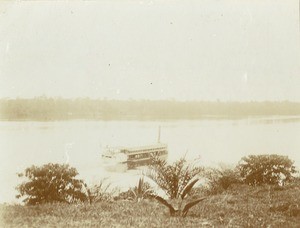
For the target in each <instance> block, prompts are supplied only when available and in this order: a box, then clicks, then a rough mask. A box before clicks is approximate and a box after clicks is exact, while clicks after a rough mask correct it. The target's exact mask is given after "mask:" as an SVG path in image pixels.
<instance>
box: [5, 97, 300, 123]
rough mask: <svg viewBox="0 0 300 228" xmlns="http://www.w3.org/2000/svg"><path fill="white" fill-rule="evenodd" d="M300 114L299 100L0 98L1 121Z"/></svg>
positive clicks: (153, 118)
mask: <svg viewBox="0 0 300 228" xmlns="http://www.w3.org/2000/svg"><path fill="white" fill-rule="evenodd" d="M297 115H300V103H299V102H289V101H281V102H273V101H272V102H271V101H264V102H220V101H186V102H183V101H174V100H108V99H91V98H76V99H65V98H49V97H45V96H42V97H36V98H32V99H24V98H15V99H7V98H2V99H0V119H1V120H37V121H52V120H72V119H91V120H98V119H99V120H168V119H171V120H172V119H173V120H176V119H202V118H245V117H260V116H297Z"/></svg>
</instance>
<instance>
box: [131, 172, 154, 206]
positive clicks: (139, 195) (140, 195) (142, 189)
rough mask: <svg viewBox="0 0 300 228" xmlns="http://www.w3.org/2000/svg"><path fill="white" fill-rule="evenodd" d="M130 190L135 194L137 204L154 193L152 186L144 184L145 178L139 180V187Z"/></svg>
mask: <svg viewBox="0 0 300 228" xmlns="http://www.w3.org/2000/svg"><path fill="white" fill-rule="evenodd" d="M130 190H131V192H132V193H133V195H134V199H135V200H137V202H140V201H141V200H143V199H144V198H146V197H147V196H149V195H150V194H151V193H152V189H151V187H150V185H149V184H148V183H146V182H144V178H142V177H141V178H140V179H139V182H138V185H137V186H136V187H134V188H133V189H130Z"/></svg>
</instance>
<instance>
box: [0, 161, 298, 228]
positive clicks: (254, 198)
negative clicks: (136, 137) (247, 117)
mask: <svg viewBox="0 0 300 228" xmlns="http://www.w3.org/2000/svg"><path fill="white" fill-rule="evenodd" d="M267 158H268V159H267ZM249 167H250V168H249ZM257 167H258V168H257ZM254 168H255V169H254ZM245 170H246V171H247V170H250V171H247V172H246V171H245ZM253 170H254V171H255V172H254V171H253ZM24 173H25V174H20V176H25V177H26V178H28V179H29V180H28V181H27V182H24V183H23V184H21V185H19V186H18V189H19V191H20V196H22V197H25V203H26V205H25V206H21V205H0V214H1V217H2V219H1V218H0V222H2V224H1V223H0V226H1V227H45V226H55V227H63V226H68V227H86V226H89V227H203V226H209V227H299V226H300V219H299V218H300V208H299V205H300V178H299V177H295V178H292V176H293V174H294V173H295V167H294V166H293V162H292V161H290V160H289V159H288V158H287V157H284V156H279V155H268V156H267V155H262V156H248V157H244V158H242V160H241V162H240V163H239V164H238V166H237V168H228V167H225V168H224V167H223V168H222V167H221V168H218V169H209V170H207V169H206V170H205V169H203V168H200V167H195V166H193V165H192V164H188V163H187V162H186V161H185V159H180V160H178V161H176V162H175V163H173V164H167V163H165V162H164V161H161V160H158V159H154V161H153V164H152V165H151V166H150V170H149V172H147V173H146V177H148V178H150V180H153V181H154V182H155V183H156V184H157V186H159V187H160V189H161V190H163V191H164V192H165V196H164V197H167V198H163V197H161V196H159V195H158V194H155V192H154V190H153V189H152V188H151V187H150V185H149V184H148V183H147V182H144V178H140V179H139V181H138V184H137V186H135V187H133V188H130V189H129V190H128V191H127V192H125V193H121V194H119V196H118V197H113V195H114V192H113V191H112V189H111V188H110V185H109V184H105V183H104V181H105V180H102V181H101V182H100V184H98V185H95V186H93V187H92V188H89V187H88V186H87V185H86V184H84V183H83V181H82V180H78V179H75V177H76V175H77V171H76V169H74V168H70V167H69V166H67V165H58V164H47V165H44V166H42V167H36V166H32V167H30V168H28V169H26V170H25V172H24ZM252 173H254V174H255V175H253V174H252ZM245 174H248V175H249V177H248V176H247V175H245ZM201 177H205V178H206V180H208V182H207V183H206V185H204V184H201V185H198V186H196V184H197V183H198V181H199V178H201ZM247 177H248V179H247ZM250 177H251V178H250ZM241 178H242V180H241ZM250 180H253V181H252V182H249V181H250ZM261 180H263V181H261ZM282 180H284V185H279V183H282ZM205 186H206V187H205ZM207 186H208V189H206V188H207ZM207 190H208V191H207ZM196 193H201V194H202V196H201V197H199V196H198V195H197V194H196ZM212 193H213V194H212ZM129 195H130V197H132V198H131V199H135V200H127V199H130V197H129ZM20 196H19V197H20ZM124 196H125V197H124ZM153 199H156V200H153ZM200 202H201V203H200ZM165 207H167V208H168V209H169V213H166V210H165ZM192 207H193V210H190V208H192ZM188 212H189V215H188V216H187V213H188ZM170 215H171V216H170ZM174 216H175V217H174Z"/></svg>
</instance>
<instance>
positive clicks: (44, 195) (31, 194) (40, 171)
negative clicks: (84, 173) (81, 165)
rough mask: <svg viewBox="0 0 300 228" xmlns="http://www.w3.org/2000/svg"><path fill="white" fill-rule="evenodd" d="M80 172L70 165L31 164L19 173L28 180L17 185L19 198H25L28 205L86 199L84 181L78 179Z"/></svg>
mask: <svg viewBox="0 0 300 228" xmlns="http://www.w3.org/2000/svg"><path fill="white" fill-rule="evenodd" d="M77 175H78V172H77V170H76V169H75V168H71V167H69V165H60V164H52V163H49V164H46V165H43V166H41V167H37V166H31V167H30V168H27V169H25V171H24V173H19V174H18V176H19V177H24V176H25V177H26V178H27V181H26V182H24V183H22V184H20V185H19V186H17V188H16V189H17V190H18V191H19V193H20V194H19V195H17V196H16V197H17V198H20V197H23V198H25V199H24V200H23V202H25V203H26V204H28V205H35V204H41V203H49V202H50V203H52V202H67V203H72V202H74V201H84V200H85V199H86V195H85V194H84V192H83V191H82V190H83V189H82V187H83V181H82V180H79V179H76V178H75V177H76V176H77Z"/></svg>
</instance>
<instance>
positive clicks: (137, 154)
mask: <svg viewBox="0 0 300 228" xmlns="http://www.w3.org/2000/svg"><path fill="white" fill-rule="evenodd" d="M153 157H159V158H160V159H162V160H166V159H167V157H168V145H167V144H164V143H160V130H159V135H158V142H157V143H156V144H153V145H148V146H139V147H119V148H117V147H114V148H113V147H106V148H105V150H104V152H103V153H102V162H103V166H104V167H105V168H106V169H108V170H111V171H124V170H127V169H134V168H136V167H139V166H145V165H149V164H150V163H151V160H152V158H153Z"/></svg>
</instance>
